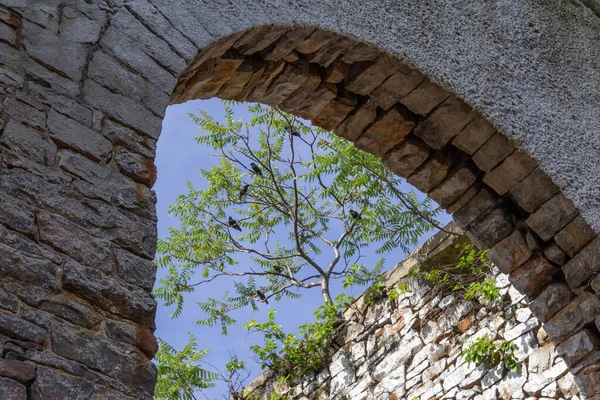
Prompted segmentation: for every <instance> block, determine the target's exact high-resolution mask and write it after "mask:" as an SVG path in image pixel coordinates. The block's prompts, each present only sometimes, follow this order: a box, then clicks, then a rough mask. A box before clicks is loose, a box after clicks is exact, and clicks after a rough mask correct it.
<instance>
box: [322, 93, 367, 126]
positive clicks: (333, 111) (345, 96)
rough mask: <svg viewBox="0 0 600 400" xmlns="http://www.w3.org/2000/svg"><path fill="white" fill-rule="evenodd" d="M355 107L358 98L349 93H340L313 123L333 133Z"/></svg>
mask: <svg viewBox="0 0 600 400" xmlns="http://www.w3.org/2000/svg"><path fill="white" fill-rule="evenodd" d="M354 107H356V97H354V96H353V95H352V94H349V93H338V95H337V97H335V98H334V99H333V100H331V101H330V102H329V104H327V105H326V106H325V107H323V109H322V110H321V111H320V112H319V114H318V115H317V116H316V117H315V118H314V119H313V120H312V123H313V124H315V125H317V126H320V127H321V128H323V129H325V130H328V131H332V130H334V129H335V128H337V126H338V125H339V124H340V123H341V122H342V121H343V120H344V119H345V118H346V117H347V116H348V115H349V114H350V113H351V112H352V110H354Z"/></svg>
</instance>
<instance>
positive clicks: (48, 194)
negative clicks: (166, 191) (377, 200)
mask: <svg viewBox="0 0 600 400" xmlns="http://www.w3.org/2000/svg"><path fill="white" fill-rule="evenodd" d="M595 3H596V2H595V0H593V1H592V0H588V1H586V4H588V6H584V5H583V4H582V3H580V2H578V1H563V0H552V1H542V0H531V1H526V2H520V1H509V0H504V1H492V0H485V1H479V2H471V1H466V0H465V1H456V2H453V3H451V4H447V3H445V2H419V1H397V0H389V1H387V0H386V1H383V2H365V1H359V0H344V1H339V0H324V1H318V2H316V1H309V0H302V1H296V0H294V1H289V0H273V1H268V2H264V1H230V0H210V1H208V0H206V1H205V0H181V1H171V0H90V1H76V0H0V165H1V169H0V276H1V278H2V280H1V281H0V286H1V288H0V398H7V399H22V398H26V397H29V398H59V399H60V398H78V397H79V398H86V399H88V398H91V399H96V398H128V397H132V398H150V397H151V393H152V390H153V384H154V379H155V370H154V367H153V365H152V363H151V361H150V359H151V357H152V356H153V354H154V352H155V351H156V341H155V339H154V337H153V334H152V332H153V330H154V322H153V318H154V313H155V309H156V303H155V301H154V299H153V298H152V296H151V294H150V288H151V286H152V284H153V281H154V274H155V267H154V265H153V264H152V262H151V260H152V258H153V256H154V250H155V241H156V215H155V195H154V193H153V192H152V190H151V189H150V188H151V187H152V185H153V183H154V180H155V179H156V170H155V166H154V164H153V160H154V156H155V151H156V141H157V139H158V136H159V134H160V129H161V122H162V118H163V116H164V111H165V108H166V106H167V105H168V104H169V102H178V101H185V100H186V99H191V98H204V97H211V96H217V97H222V98H239V99H240V100H252V101H261V102H264V103H267V104H272V105H278V106H281V107H282V108H284V109H286V110H289V111H291V112H295V113H296V114H297V115H300V116H305V117H306V118H309V119H311V120H312V121H313V123H315V124H317V125H319V126H324V127H327V128H331V129H334V130H335V131H336V132H337V133H338V134H339V135H341V136H344V137H346V138H348V139H350V140H353V141H354V142H355V143H356V145H357V146H359V147H361V148H363V149H365V150H366V151H370V152H372V153H374V154H377V155H378V156H380V157H382V158H383V159H384V162H385V163H386V164H387V165H388V166H389V167H390V168H391V169H392V170H394V172H396V173H398V174H399V175H401V176H405V177H407V178H408V180H409V181H410V182H411V183H413V184H415V186H417V187H418V188H420V189H422V190H423V191H425V192H427V193H428V194H429V196H430V197H431V198H433V199H434V200H436V201H438V202H439V203H440V204H441V205H442V206H443V207H444V208H446V210H448V211H449V212H452V213H454V215H455V219H456V220H457V222H458V223H459V224H460V225H461V226H462V227H464V228H465V229H466V230H467V232H468V234H469V236H470V237H471V238H472V239H473V240H474V241H476V242H477V243H479V244H481V245H483V246H486V247H495V249H493V251H492V253H491V254H494V255H495V257H496V258H495V261H496V262H497V264H498V267H499V268H500V269H501V270H503V271H505V272H510V279H511V282H512V283H513V284H514V285H515V287H516V288H517V289H519V290H521V291H522V292H523V293H527V294H528V296H529V300H531V301H533V303H531V307H532V309H534V308H535V307H534V304H536V305H537V308H535V309H534V312H535V313H536V315H537V316H538V318H539V319H540V320H541V321H545V322H546V327H547V329H546V331H547V332H548V334H549V336H550V337H551V338H552V340H553V341H555V343H556V344H559V343H562V342H569V341H574V340H580V339H581V336H580V335H582V334H586V335H589V336H588V338H590V337H591V338H593V337H600V334H598V332H597V329H596V328H595V326H594V320H595V319H596V317H597V316H599V315H600V300H599V299H598V297H597V293H599V292H600V284H599V282H600V277H598V272H599V271H600V266H599V265H598V258H597V257H596V256H595V255H596V254H597V252H598V247H599V246H600V239H598V238H596V239H594V238H595V237H596V232H595V231H594V228H595V230H596V231H597V230H599V229H600V211H599V210H600V206H599V204H600V203H599V201H600V200H599V199H600V196H599V195H598V193H599V188H598V185H597V176H598V163H595V162H590V160H595V159H597V158H598V154H599V149H598V146H597V140H596V138H597V136H598V134H599V133H600V128H599V124H600V122H599V121H600V120H599V119H598V118H597V109H598V106H599V104H600V98H599V97H598V93H600V70H599V66H598V64H597V60H598V59H600V47H599V46H597V43H598V40H599V38H600V19H599V18H598V17H597V16H596V14H594V12H593V11H592V8H593V7H595ZM590 7H591V8H590ZM542 305H547V307H545V308H544V307H542ZM597 321H599V322H600V320H597ZM591 343H596V340H595V339H593V340H592V341H591ZM586 349H587V350H589V351H587V352H586V353H585V354H581V353H578V354H576V357H573V358H571V359H569V360H567V359H565V362H567V364H569V366H570V368H571V369H572V370H573V371H575V370H576V371H577V372H576V373H575V375H576V376H577V379H578V382H579V384H580V386H581V387H582V391H584V389H585V392H586V393H587V394H589V395H600V385H598V384H597V382H598V380H599V378H598V377H599V375H600V372H599V371H600V363H599V361H598V360H600V351H599V350H598V348H597V346H596V345H593V346H588V347H586Z"/></svg>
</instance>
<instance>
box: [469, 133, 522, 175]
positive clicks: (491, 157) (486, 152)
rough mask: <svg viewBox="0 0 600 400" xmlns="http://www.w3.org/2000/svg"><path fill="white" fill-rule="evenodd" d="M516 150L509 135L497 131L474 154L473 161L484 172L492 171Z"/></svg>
mask: <svg viewBox="0 0 600 400" xmlns="http://www.w3.org/2000/svg"><path fill="white" fill-rule="evenodd" d="M514 150H515V145H514V143H513V142H511V141H510V139H508V137H507V136H506V135H505V134H503V133H501V132H497V133H496V134H495V135H494V136H492V137H491V138H490V139H489V140H488V141H487V142H485V144H483V146H481V147H480V148H479V150H477V151H476V152H475V153H474V154H473V162H475V164H477V166H478V167H479V169H481V170H482V171H484V172H488V171H490V170H491V169H492V168H494V167H495V166H496V165H498V164H499V163H500V161H502V160H504V159H505V158H506V157H508V156H509V155H510V154H511V153H512V152H513V151H514Z"/></svg>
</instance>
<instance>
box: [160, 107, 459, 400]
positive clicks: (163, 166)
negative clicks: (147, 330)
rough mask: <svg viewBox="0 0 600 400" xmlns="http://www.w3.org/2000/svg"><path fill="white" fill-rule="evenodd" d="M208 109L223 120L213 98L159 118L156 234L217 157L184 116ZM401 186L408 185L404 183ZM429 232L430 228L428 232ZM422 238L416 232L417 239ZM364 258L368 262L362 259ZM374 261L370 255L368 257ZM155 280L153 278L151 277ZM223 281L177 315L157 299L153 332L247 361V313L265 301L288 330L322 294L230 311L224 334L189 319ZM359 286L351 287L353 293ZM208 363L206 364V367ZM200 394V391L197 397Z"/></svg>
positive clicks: (217, 362)
mask: <svg viewBox="0 0 600 400" xmlns="http://www.w3.org/2000/svg"><path fill="white" fill-rule="evenodd" d="M200 109H204V110H206V111H208V112H209V113H210V114H211V115H212V116H213V117H215V119H216V120H217V121H219V120H223V115H224V113H223V106H222V104H221V103H220V101H219V100H218V99H211V100H194V101H189V102H187V103H185V104H180V105H175V106H171V107H169V108H168V109H167V113H166V116H165V119H164V122H163V129H162V135H161V136H160V140H159V142H158V152H157V158H156V165H157V167H158V180H157V182H156V184H155V186H154V190H156V192H157V196H158V204H157V213H158V235H159V237H161V238H164V237H166V236H167V234H168V227H169V226H177V225H178V221H177V219H176V218H173V217H170V216H168V215H167V208H168V206H169V205H171V204H173V203H174V202H175V198H176V197H177V196H178V195H179V194H182V193H186V192H187V184H186V182H187V181H188V180H190V181H191V182H192V183H193V184H194V186H195V187H197V188H201V187H203V185H204V182H203V180H202V178H201V176H200V174H199V172H198V170H199V169H200V168H208V167H210V165H212V164H213V163H215V162H217V161H218V159H217V158H216V157H211V156H210V155H209V153H210V152H209V151H208V150H207V149H206V148H203V147H201V146H200V145H198V144H196V142H195V140H194V139H195V137H196V136H197V135H198V134H200V131H199V130H198V128H197V126H196V125H195V124H194V123H193V122H192V121H191V120H190V118H189V117H188V113H194V114H197V113H198V110H200ZM246 109H247V105H245V104H244V105H240V106H239V107H237V108H236V114H235V116H236V118H240V117H241V118H245V117H247V116H248V113H247V111H246ZM404 189H405V190H407V189H408V185H407V188H404ZM440 218H441V219H442V223H444V224H445V223H447V222H449V218H450V217H449V216H448V215H447V214H443V215H441V216H440ZM432 234H433V233H432ZM426 239H427V238H426V237H424V238H422V240H421V242H422V241H424V240H426ZM405 256H406V255H405V254H402V252H400V254H397V255H394V258H393V259H392V256H389V255H388V256H387V257H386V261H387V263H386V266H387V268H389V267H392V266H393V264H395V263H397V262H399V261H401V260H402V259H403V258H405ZM365 262H366V263H368V262H369V260H368V259H367V260H366V261H365ZM373 262H374V260H373ZM164 274H165V271H164V270H159V271H158V277H161V276H163V275H164ZM157 282H158V281H157ZM225 288H226V284H225V283H224V281H223V282H220V281H216V282H214V283H211V285H210V286H203V287H202V289H201V290H199V291H197V292H196V293H194V294H193V295H190V296H189V297H188V298H187V299H186V307H185V308H184V312H183V314H182V315H181V316H180V317H179V318H177V319H170V318H169V314H170V313H171V312H172V310H171V309H167V308H165V307H162V305H161V304H160V302H159V308H158V312H157V318H156V319H157V320H156V323H157V330H156V333H155V334H156V335H157V336H158V337H160V338H161V339H163V340H165V341H167V342H169V343H170V344H171V345H173V346H174V347H175V348H178V349H181V348H182V347H183V346H184V345H185V344H187V342H188V339H189V338H188V332H192V333H193V334H194V335H195V336H196V338H197V339H198V344H199V347H200V348H207V347H210V349H211V351H210V353H209V354H208V356H207V357H205V359H204V360H205V361H207V362H208V363H210V364H212V365H214V366H216V367H218V368H220V369H222V370H223V369H224V368H223V366H224V364H225V363H226V362H227V361H228V360H229V354H230V352H232V351H233V352H235V353H236V354H237V355H238V357H239V358H240V359H246V360H247V361H251V359H249V357H250V356H251V353H250V352H249V350H248V346H249V344H250V343H255V342H257V341H259V339H260V338H258V337H256V336H252V335H251V336H248V335H247V332H246V331H245V330H242V328H241V323H244V322H247V321H249V320H251V319H257V320H258V321H259V322H261V321H265V320H266V319H267V312H268V310H269V309H271V307H273V306H275V307H273V308H277V310H278V312H277V319H276V320H277V322H278V323H279V324H281V325H283V327H284V330H286V331H294V330H295V329H296V328H297V326H299V325H301V324H302V323H304V322H307V321H309V320H312V319H313V310H314V309H315V308H317V307H318V306H319V305H321V304H322V298H321V296H320V293H319V289H318V288H317V289H315V290H314V291H311V292H305V295H304V296H303V297H302V299H301V300H299V301H298V300H290V299H287V300H283V301H282V302H279V303H275V304H274V302H271V304H270V305H269V306H267V305H261V311H260V312H258V313H253V312H252V311H250V310H247V311H244V312H239V313H238V314H237V315H235V317H236V319H238V321H240V325H239V326H238V327H233V328H232V329H230V331H229V334H228V336H222V335H221V329H220V327H218V326H217V327H212V328H207V327H200V326H197V325H196V324H195V321H196V320H197V319H199V318H202V315H201V312H200V311H199V309H198V307H197V306H196V305H195V304H194V302H195V301H198V300H201V299H204V298H206V297H207V296H212V297H217V298H220V297H221V294H222V292H223V290H224V289H225ZM360 291H362V289H360V290H359V291H357V292H355V293H354V294H355V295H358V294H359V293H360ZM209 368H210V367H209ZM251 368H252V377H255V376H257V375H259V374H260V373H261V370H260V366H259V365H251ZM224 390H225V389H224V387H223V386H221V385H219V386H217V387H216V388H215V389H212V390H210V391H209V392H207V393H206V394H207V396H208V398H210V399H211V400H212V399H221V398H224V397H223V394H224ZM200 398H202V397H200Z"/></svg>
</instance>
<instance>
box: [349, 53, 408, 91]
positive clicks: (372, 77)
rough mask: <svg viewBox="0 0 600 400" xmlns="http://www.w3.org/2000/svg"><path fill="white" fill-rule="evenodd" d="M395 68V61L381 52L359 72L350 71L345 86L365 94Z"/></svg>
mask: <svg viewBox="0 0 600 400" xmlns="http://www.w3.org/2000/svg"><path fill="white" fill-rule="evenodd" d="M397 69H398V62H397V61H395V60H394V59H393V58H392V57H390V56H388V55H387V54H381V55H380V56H379V57H378V58H377V59H376V60H375V61H374V62H373V63H372V64H370V65H369V66H368V67H367V68H364V69H362V71H360V72H359V73H352V75H353V76H351V78H350V80H349V81H348V82H347V83H346V88H347V89H348V90H349V91H351V92H353V93H358V94H362V95H367V94H369V93H371V92H372V91H373V90H374V89H375V88H377V87H378V86H379V85H381V83H382V82H383V81H384V80H386V79H387V77H388V76H390V75H391V74H393V73H394V72H396V70H397Z"/></svg>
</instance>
